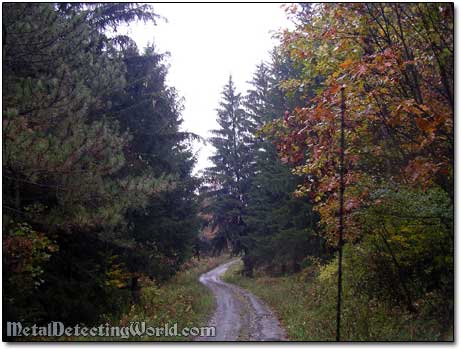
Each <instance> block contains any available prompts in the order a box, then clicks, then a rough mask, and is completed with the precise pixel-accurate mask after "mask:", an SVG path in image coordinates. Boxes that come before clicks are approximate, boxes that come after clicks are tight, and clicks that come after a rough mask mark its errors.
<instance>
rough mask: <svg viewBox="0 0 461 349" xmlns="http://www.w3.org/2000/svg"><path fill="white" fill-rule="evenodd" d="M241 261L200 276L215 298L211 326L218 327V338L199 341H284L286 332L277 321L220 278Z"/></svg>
mask: <svg viewBox="0 0 461 349" xmlns="http://www.w3.org/2000/svg"><path fill="white" fill-rule="evenodd" d="M237 262H238V260H233V261H231V262H228V263H225V264H222V265H220V266H219V267H217V268H215V269H213V270H211V271H209V272H208V273H205V274H203V275H202V276H200V282H201V283H202V284H204V285H205V286H207V287H208V288H210V289H211V290H212V291H213V294H214V296H215V298H216V311H215V313H214V315H213V317H212V319H211V321H210V323H209V325H210V326H216V337H213V338H197V339H196V340H199V341H201V340H208V341H210V340H211V341H282V340H286V337H285V332H284V331H283V329H282V328H281V327H280V324H279V322H278V320H277V318H276V317H275V316H274V315H273V314H272V312H271V311H270V310H269V308H267V306H266V305H264V304H263V302H262V301H261V300H259V299H258V298H256V297H255V296H254V295H253V294H251V293H250V292H248V291H246V290H244V289H242V288H240V287H238V286H235V285H231V284H228V283H226V282H224V281H222V280H221V279H220V276H221V275H222V274H224V273H225V271H226V270H227V269H228V268H229V267H230V266H231V265H232V264H234V263H237Z"/></svg>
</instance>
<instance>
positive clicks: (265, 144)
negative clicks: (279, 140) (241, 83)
mask: <svg viewBox="0 0 461 349" xmlns="http://www.w3.org/2000/svg"><path fill="white" fill-rule="evenodd" d="M272 58H273V60H272V62H271V64H266V63H262V64H260V65H259V66H258V67H257V69H256V72H255V74H254V76H253V79H252V80H251V81H250V84H251V89H250V90H248V91H247V95H246V98H245V109H246V111H247V118H248V119H251V120H253V122H254V124H255V125H257V127H258V129H259V131H257V132H256V135H257V136H256V137H255V141H254V144H253V147H252V153H253V159H254V164H253V173H254V177H253V179H252V185H251V190H250V192H249V200H248V205H247V208H246V214H245V216H244V220H245V222H246V223H247V232H248V235H247V236H246V241H245V244H246V246H248V247H249V248H248V251H249V253H248V254H247V256H246V257H245V258H244V264H245V272H246V273H247V274H248V275H251V274H252V269H253V267H255V266H256V267H261V266H264V267H267V268H269V269H270V270H272V271H273V272H285V271H297V270H298V269H299V267H300V263H301V261H302V260H303V259H304V257H306V256H307V255H312V254H313V255H319V252H320V251H319V250H320V249H321V241H319V240H318V238H317V237H316V232H315V228H316V223H317V217H316V215H315V214H314V213H313V212H312V205H311V204H310V203H309V202H307V201H306V200H304V199H298V198H295V197H293V194H292V193H293V192H294V191H295V189H296V186H297V185H298V184H299V183H300V179H299V178H297V176H295V175H294V174H292V173H291V170H290V168H289V167H288V166H287V165H286V164H284V163H282V162H281V161H280V159H279V157H278V154H277V149H276V147H275V145H274V143H273V140H271V139H269V138H268V137H267V136H266V135H265V134H264V132H263V128H264V125H265V124H266V123H270V122H272V121H274V120H276V119H278V118H281V117H283V115H284V113H285V111H286V110H287V109H290V108H293V107H294V106H295V105H296V103H297V100H296V99H295V98H289V97H288V96H286V95H285V93H284V91H283V90H282V89H281V87H280V83H281V81H282V80H286V79H287V78H289V77H290V75H289V74H293V69H292V68H291V67H290V66H289V62H287V61H286V60H285V61H284V60H283V58H282V57H280V56H279V55H277V53H276V52H274V54H273V57H272Z"/></svg>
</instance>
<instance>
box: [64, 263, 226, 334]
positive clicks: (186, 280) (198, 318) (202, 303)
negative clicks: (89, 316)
mask: <svg viewBox="0 0 461 349" xmlns="http://www.w3.org/2000/svg"><path fill="white" fill-rule="evenodd" d="M228 259H229V256H226V255H223V256H219V257H208V258H202V259H201V260H200V261H198V260H197V259H192V260H191V261H190V262H189V263H188V264H187V265H185V266H184V268H183V270H182V271H181V272H179V273H178V274H177V275H176V276H174V277H173V278H172V279H171V280H169V281H168V282H166V283H164V284H161V285H156V284H155V283H153V282H150V281H148V280H144V282H143V287H142V290H141V300H140V303H139V304H137V305H133V306H131V308H130V309H129V310H128V311H127V312H126V313H125V315H124V316H123V317H122V318H121V319H119V320H117V321H111V326H121V327H122V326H129V325H130V323H131V322H145V323H146V326H152V327H160V328H162V327H164V326H165V325H168V326H169V327H171V326H173V325H174V324H177V329H178V333H180V332H181V330H182V329H184V328H186V327H189V328H191V327H201V326H206V325H207V323H208V319H209V318H210V316H211V314H212V312H213V311H214V309H215V300H214V297H213V294H212V293H211V291H210V290H209V289H208V288H206V287H205V286H204V285H202V284H201V283H200V282H199V280H198V278H199V276H200V275H201V274H202V273H205V272H207V271H208V270H211V269H213V268H215V267H216V266H218V265H219V264H221V263H224V262H225V261H226V260H228ZM191 339H192V338H190V337H179V336H178V337H172V336H159V337H148V336H136V337H131V336H130V337H129V338H128V339H122V338H120V337H78V338H75V337H73V338H71V337H68V338H60V340H69V341H125V340H127V341H190V340H191Z"/></svg>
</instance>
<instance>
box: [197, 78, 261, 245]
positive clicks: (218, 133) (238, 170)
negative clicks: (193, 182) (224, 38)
mask: <svg viewBox="0 0 461 349" xmlns="http://www.w3.org/2000/svg"><path fill="white" fill-rule="evenodd" d="M217 114H218V119H217V120H218V124H219V126H220V128H219V129H216V130H213V131H212V134H213V137H211V138H210V139H209V141H210V143H211V144H212V145H213V146H214V147H215V149H216V150H215V153H214V155H213V156H211V157H210V159H211V161H212V162H213V166H212V167H209V168H207V169H206V171H205V178H206V183H207V187H208V188H207V189H208V201H207V203H208V209H207V210H206V211H207V212H209V213H211V215H212V221H211V224H212V228H213V229H217V235H216V236H215V239H214V244H215V248H216V249H217V250H222V249H224V248H226V247H227V245H228V244H229V245H230V247H231V250H232V252H233V253H240V252H246V251H245V250H246V247H245V246H244V244H243V243H242V237H243V236H244V235H245V234H246V228H245V227H246V225H245V222H244V220H243V215H244V210H245V206H246V203H247V200H248V191H249V188H250V179H251V151H250V149H251V137H252V131H253V128H254V125H253V124H252V123H251V122H250V121H249V120H248V119H247V118H246V114H245V112H244V110H243V109H242V98H241V95H240V94H239V93H237V91H236V87H235V85H234V82H233V81H232V77H229V82H228V83H227V85H226V86H225V87H224V89H223V92H222V101H221V103H220V107H219V108H218V109H217Z"/></svg>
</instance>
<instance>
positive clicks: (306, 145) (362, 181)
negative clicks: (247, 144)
mask: <svg viewBox="0 0 461 349" xmlns="http://www.w3.org/2000/svg"><path fill="white" fill-rule="evenodd" d="M287 11H288V12H289V13H291V14H292V15H293V16H294V19H295V21H296V23H297V27H296V29H295V30H293V31H286V32H284V33H283V34H282V40H283V48H284V50H285V52H286V54H288V55H289V56H290V57H291V59H292V60H293V61H294V62H296V64H298V66H299V67H300V68H301V69H302V71H303V76H302V78H301V79H292V80H288V81H285V88H286V89H287V90H288V91H298V92H299V91H302V92H304V94H305V100H306V104H305V105H304V106H300V107H297V108H295V109H294V110H291V111H287V113H286V114H285V117H284V118H283V120H280V121H279V122H277V123H275V124H273V125H271V126H268V127H267V128H266V129H267V131H268V132H272V133H274V134H276V135H277V137H278V139H279V143H278V150H279V154H280V156H281V158H282V160H285V161H287V162H291V163H293V164H294V166H295V171H296V173H298V174H301V175H303V176H304V177H305V183H304V185H302V186H300V187H299V189H298V191H297V194H299V195H304V194H306V195H308V196H309V197H311V198H312V199H313V200H314V201H316V202H317V203H318V205H317V207H318V210H319V212H320V213H321V216H322V221H323V223H325V226H326V227H327V232H328V236H329V238H330V240H331V242H335V241H336V238H335V234H336V231H337V229H336V223H337V219H336V217H335V216H336V212H337V209H338V197H337V196H338V188H339V181H338V178H339V174H338V159H339V156H338V154H339V102H340V101H339V94H340V89H341V88H344V89H345V96H346V136H345V137H346V157H345V159H346V174H345V181H346V187H347V190H346V196H345V200H346V201H345V211H346V213H347V217H348V226H349V228H348V229H347V238H348V239H349V240H351V241H353V240H354V239H357V238H359V237H360V227H356V226H355V223H354V221H353V220H352V217H353V216H354V215H353V214H351V213H353V212H354V211H355V210H357V209H359V208H363V207H368V206H369V205H374V204H376V202H374V201H373V200H374V199H372V197H371V196H370V194H371V193H372V192H373V191H374V190H376V189H377V188H379V187H383V186H386V187H394V188H396V187H398V186H400V185H405V186H411V187H414V188H420V189H422V190H424V189H427V188H429V187H431V186H439V187H441V188H443V189H444V190H445V191H446V192H447V193H448V194H449V195H450V196H451V197H452V195H453V191H452V188H453V164H452V163H453V141H454V140H453V107H454V106H453V98H454V97H453V83H454V82H453V8H452V6H451V5H450V4H416V3H415V4H397V3H394V4H379V3H377V4H366V3H360V4H315V5H311V6H303V7H302V8H297V7H296V6H291V7H288V8H287ZM376 200H379V199H376Z"/></svg>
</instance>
